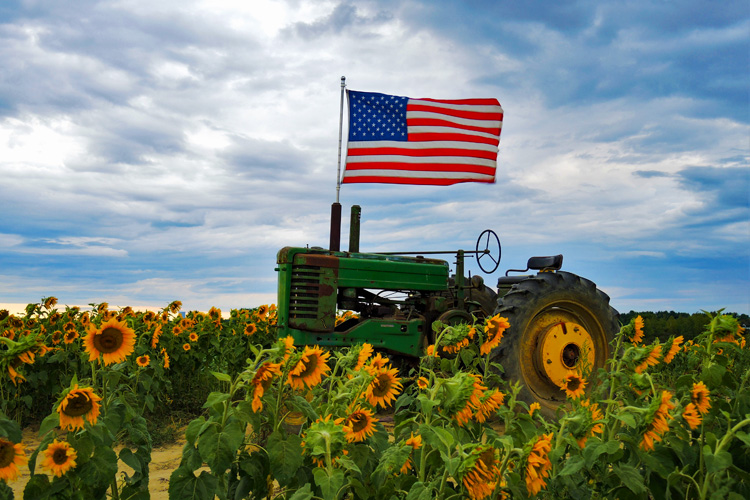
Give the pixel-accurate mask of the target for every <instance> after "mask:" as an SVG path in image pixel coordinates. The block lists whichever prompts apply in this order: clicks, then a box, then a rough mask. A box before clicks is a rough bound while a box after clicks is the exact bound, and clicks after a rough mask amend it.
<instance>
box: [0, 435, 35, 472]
mask: <svg viewBox="0 0 750 500" xmlns="http://www.w3.org/2000/svg"><path fill="white" fill-rule="evenodd" d="M28 460H29V459H28V458H27V457H26V454H25V453H24V450H23V445H22V444H21V443H13V442H11V441H8V440H7V439H5V438H2V437H0V479H2V480H4V481H5V482H6V483H7V482H10V481H13V480H15V479H16V478H17V477H18V473H19V470H18V467H19V466H22V465H25V464H26V462H28Z"/></svg>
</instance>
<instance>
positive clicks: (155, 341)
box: [151, 325, 161, 349]
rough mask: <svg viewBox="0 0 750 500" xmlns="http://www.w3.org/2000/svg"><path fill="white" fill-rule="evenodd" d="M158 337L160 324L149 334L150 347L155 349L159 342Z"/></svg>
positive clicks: (159, 335)
mask: <svg viewBox="0 0 750 500" xmlns="http://www.w3.org/2000/svg"><path fill="white" fill-rule="evenodd" d="M159 337H161V325H156V328H154V333H153V334H151V349H156V346H157V345H158V344H159Z"/></svg>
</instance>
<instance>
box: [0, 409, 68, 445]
mask: <svg viewBox="0 0 750 500" xmlns="http://www.w3.org/2000/svg"><path fill="white" fill-rule="evenodd" d="M55 415H57V412H55ZM45 420H46V419H45ZM42 424H44V422H42ZM0 436H5V437H7V438H8V439H10V440H11V441H13V442H14V443H20V442H21V440H22V439H23V432H22V431H21V426H20V425H18V423H17V422H16V421H15V420H7V419H2V418H0Z"/></svg>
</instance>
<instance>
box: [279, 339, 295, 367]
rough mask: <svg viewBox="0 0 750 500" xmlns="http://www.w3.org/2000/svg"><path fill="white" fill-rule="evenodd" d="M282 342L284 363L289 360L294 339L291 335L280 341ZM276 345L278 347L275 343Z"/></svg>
mask: <svg viewBox="0 0 750 500" xmlns="http://www.w3.org/2000/svg"><path fill="white" fill-rule="evenodd" d="M281 341H282V342H283V348H284V361H286V360H287V359H289V355H290V354H291V353H292V351H294V337H292V336H291V335H287V336H286V337H284V338H283V339H281ZM277 345H280V344H279V343H277Z"/></svg>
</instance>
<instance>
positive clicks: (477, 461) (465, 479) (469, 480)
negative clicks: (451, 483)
mask: <svg viewBox="0 0 750 500" xmlns="http://www.w3.org/2000/svg"><path fill="white" fill-rule="evenodd" d="M499 465H500V461H499V460H498V451H497V450H496V449H495V448H494V447H492V446H490V445H479V446H477V447H476V448H474V450H472V452H471V454H470V455H469V458H467V461H466V467H465V469H464V472H463V474H462V477H461V483H462V484H463V485H464V488H466V490H467V491H468V493H469V497H470V498H472V499H474V500H481V499H483V498H487V497H488V496H490V495H491V494H492V492H493V491H495V487H496V486H497V482H498V480H499V479H500V477H501V472H500V468H499Z"/></svg>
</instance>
